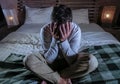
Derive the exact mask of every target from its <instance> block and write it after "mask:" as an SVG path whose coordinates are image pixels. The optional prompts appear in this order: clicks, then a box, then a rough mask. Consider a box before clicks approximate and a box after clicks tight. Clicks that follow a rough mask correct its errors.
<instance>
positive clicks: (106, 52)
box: [0, 44, 120, 84]
mask: <svg viewBox="0 0 120 84" xmlns="http://www.w3.org/2000/svg"><path fill="white" fill-rule="evenodd" d="M84 52H89V53H91V54H93V55H95V56H96V57H97V59H98V62H99V66H98V68H97V69H96V70H95V71H94V72H92V73H90V74H88V75H86V76H84V77H82V78H77V79H73V80H72V82H73V84H120V45H117V44H111V45H102V46H91V47H89V48H88V49H86V50H84ZM23 58H24V55H17V54H11V55H10V56H8V58H7V59H6V60H5V61H0V84H38V83H39V82H40V81H41V80H40V79H38V78H37V77H36V76H35V75H34V74H33V73H31V72H30V71H28V70H27V69H26V68H25V67H24V66H23V64H22V60H23ZM38 81H39V82H38Z"/></svg>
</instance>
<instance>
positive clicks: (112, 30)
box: [103, 27, 120, 41]
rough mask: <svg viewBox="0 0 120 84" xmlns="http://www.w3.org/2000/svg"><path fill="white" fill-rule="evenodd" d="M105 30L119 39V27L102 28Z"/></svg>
mask: <svg viewBox="0 0 120 84" xmlns="http://www.w3.org/2000/svg"><path fill="white" fill-rule="evenodd" d="M103 29H104V30H105V31H106V32H109V33H111V34H112V35H113V36H114V37H115V38H116V39H118V41H120V27H113V28H103Z"/></svg>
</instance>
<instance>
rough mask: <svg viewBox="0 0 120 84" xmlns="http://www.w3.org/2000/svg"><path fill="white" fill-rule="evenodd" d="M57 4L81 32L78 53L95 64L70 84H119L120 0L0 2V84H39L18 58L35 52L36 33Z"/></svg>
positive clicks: (48, 19)
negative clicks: (90, 56)
mask: <svg viewBox="0 0 120 84" xmlns="http://www.w3.org/2000/svg"><path fill="white" fill-rule="evenodd" d="M57 4H64V5H67V6H68V7H71V9H72V13H73V21H74V22H76V23H77V24H78V25H79V26H80V28H81V31H82V36H83V38H82V42H81V49H80V52H81V51H84V52H89V53H90V54H93V55H95V56H96V57H97V59H98V62H99V67H98V68H97V69H96V70H95V71H94V72H92V73H90V74H88V75H86V76H85V77H82V78H77V79H73V80H72V82H73V84H120V75H119V74H120V42H119V41H120V5H119V4H120V0H49V1H48V0H12V1H10V0H0V6H1V10H2V11H0V16H1V17H2V18H1V21H0V23H1V24H2V25H1V24H0V40H1V41H0V46H1V47H0V71H1V72H0V84H8V82H9V84H38V83H39V81H38V80H39V79H37V77H36V76H34V75H33V74H32V73H31V72H29V71H28V70H26V69H25V68H24V66H23V65H22V59H23V57H24V56H26V55H28V54H29V53H32V52H34V51H39V46H40V43H39V31H40V29H41V28H42V26H44V24H46V23H47V22H48V21H50V14H51V11H52V6H54V5H57ZM44 17H45V18H44ZM40 19H42V20H40ZM5 52H6V53H5ZM4 79H5V80H4Z"/></svg>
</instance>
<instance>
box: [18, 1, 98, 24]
mask: <svg viewBox="0 0 120 84" xmlns="http://www.w3.org/2000/svg"><path fill="white" fill-rule="evenodd" d="M21 3H24V4H25V5H27V6H29V7H32V8H40V7H41V8H43V7H50V6H54V5H57V4H64V5H67V6H68V7H70V8H71V9H82V8H84V9H88V13H89V20H90V22H95V23H97V19H98V11H99V5H98V4H97V2H96V1H95V0H74V1H73V0H66V1H65V0H49V1H48V0H18V9H19V10H18V12H19V13H18V16H19V21H20V22H21V20H22V22H24V21H23V20H24V16H21V15H25V10H24V9H25V7H24V5H23V4H21ZM22 17H23V19H22ZM22 22H21V23H22Z"/></svg>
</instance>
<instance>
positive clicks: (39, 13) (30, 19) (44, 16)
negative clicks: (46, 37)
mask: <svg viewBox="0 0 120 84" xmlns="http://www.w3.org/2000/svg"><path fill="white" fill-rule="evenodd" d="M52 10H53V7H48V8H30V7H26V20H25V24H31V23H41V24H46V23H48V22H50V21H51V13H52Z"/></svg>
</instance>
